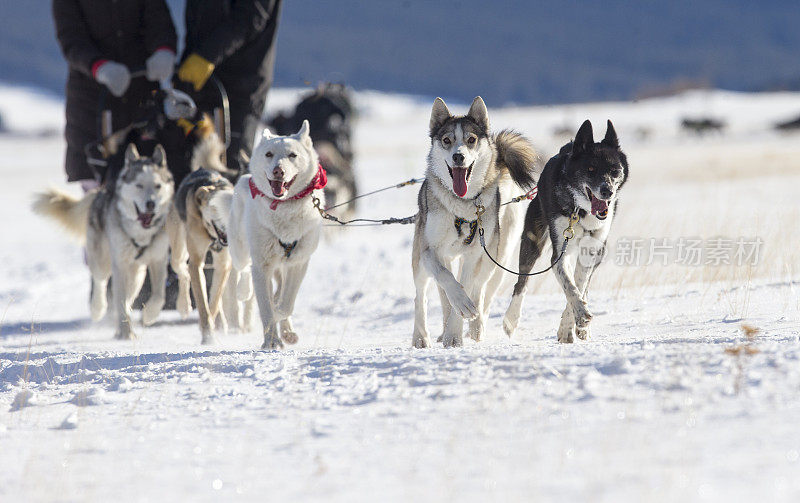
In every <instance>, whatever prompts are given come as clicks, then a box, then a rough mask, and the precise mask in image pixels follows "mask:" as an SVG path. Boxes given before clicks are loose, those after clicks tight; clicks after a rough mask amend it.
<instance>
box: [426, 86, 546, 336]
mask: <svg viewBox="0 0 800 503" xmlns="http://www.w3.org/2000/svg"><path fill="white" fill-rule="evenodd" d="M429 126H430V138H431V148H430V152H429V154H428V168H427V171H426V175H425V182H424V183H423V185H422V188H421V189H420V192H419V196H418V202H419V213H418V215H417V220H416V227H415V232H414V244H413V256H412V269H413V273H414V284H415V287H416V298H415V301H414V311H415V316H414V334H413V338H412V345H413V346H414V347H417V348H425V347H430V345H431V341H430V338H429V336H428V328H427V305H426V304H427V288H428V285H429V283H430V281H431V280H433V281H435V283H436V285H437V287H438V289H439V296H440V299H441V302H442V312H443V317H444V320H443V321H444V329H443V333H442V342H443V344H444V346H445V347H453V346H461V345H462V344H463V339H462V335H463V334H462V332H463V329H464V324H463V322H464V320H465V319H466V320H469V335H470V337H472V338H473V339H474V340H476V341H477V340H480V339H481V337H482V335H483V332H484V327H485V322H486V318H487V314H488V308H489V305H490V304H491V300H492V297H493V296H494V294H495V293H496V291H497V289H498V287H499V286H500V283H501V281H502V279H503V273H502V271H500V270H499V269H496V268H495V267H494V265H493V264H492V263H491V261H490V260H489V259H488V258H487V257H486V256H485V254H484V251H483V249H482V248H481V245H480V241H479V237H478V235H477V232H476V231H473V230H471V227H470V223H469V222H474V221H475V219H476V209H477V205H479V204H480V205H482V206H484V207H485V208H486V212H485V213H484V214H483V216H482V217H481V220H482V226H483V228H484V230H485V237H486V245H487V248H488V250H489V251H490V252H491V253H492V254H493V255H494V256H496V257H499V260H507V259H508V260H510V259H511V256H512V255H513V252H514V251H515V249H516V244H517V243H518V236H519V233H520V231H521V225H522V209H521V208H520V206H521V205H515V204H510V205H506V206H500V203H501V201H508V200H510V199H511V198H512V197H514V196H516V195H519V193H520V192H521V190H520V188H523V189H524V188H527V187H528V186H530V185H531V184H533V183H534V181H535V179H534V176H535V170H536V168H537V167H540V166H539V158H538V156H537V154H536V152H535V151H534V149H533V147H532V146H531V145H530V143H529V142H528V141H527V140H526V139H525V138H524V137H522V136H521V135H519V134H517V133H515V132H512V131H503V132H501V133H499V134H497V135H494V136H493V135H491V134H490V133H489V115H488V111H487V110H486V105H485V104H484V102H483V99H481V98H480V97H477V98H475V100H474V101H473V102H472V105H471V106H470V109H469V112H468V113H467V115H464V116H459V117H456V116H453V115H452V114H451V113H450V111H449V110H448V108H447V105H445V103H444V101H443V100H442V99H441V98H437V99H436V101H435V102H434V104H433V109H432V111H431V118H430V125H429ZM457 218H460V219H463V220H464V222H463V224H462V225H461V226H460V227H459V228H457V225H456V219H457ZM472 228H475V226H474V224H473V227H472ZM470 235H471V236H472V239H471V241H470V240H469V237H470ZM467 241H470V242H469V243H467ZM456 275H458V279H456Z"/></svg>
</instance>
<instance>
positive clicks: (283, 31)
mask: <svg viewBox="0 0 800 503" xmlns="http://www.w3.org/2000/svg"><path fill="white" fill-rule="evenodd" d="M169 4H170V8H171V9H172V11H173V14H174V16H175V21H176V25H177V26H178V28H179V30H180V29H181V27H182V16H183V1H182V0H170V1H169ZM2 11H3V15H2V16H0V81H2V82H5V83H13V84H23V85H29V86H33V87H39V88H44V89H47V90H50V91H52V92H55V93H61V92H62V88H63V83H64V79H65V75H66V65H65V63H64V62H63V60H62V58H61V55H60V53H59V51H58V47H57V45H56V42H55V36H54V32H53V25H52V20H51V14H50V1H49V0H26V1H24V2H17V1H12V0H2ZM798 25H800V2H797V1H796V0H770V1H765V2H752V1H748V0H701V1H687V0H675V1H670V2H664V1H658V2H654V1H633V0H605V1H603V2H589V1H583V2H578V1H570V0H566V1H561V2H537V1H532V2H526V1H511V0H499V1H494V2H484V1H480V0H441V1H437V2H429V1H423V0H402V1H401V0H375V1H369V2H358V1H355V0H337V1H335V2H319V1H313V0H288V1H286V2H285V5H284V8H283V13H282V19H281V25H280V28H279V37H278V38H279V41H278V61H277V68H276V85H277V86H289V87H298V86H303V85H305V84H308V83H316V82H317V81H320V80H334V81H344V82H347V83H348V84H350V85H352V86H354V87H355V88H357V89H377V90H382V91H390V92H403V93H412V94H421V95H442V96H445V97H447V98H450V99H453V100H459V101H467V100H469V99H471V98H472V97H473V96H474V95H475V94H478V93H480V94H482V95H483V96H484V97H485V98H486V100H487V102H489V103H490V104H491V105H494V106H497V105H501V104H511V103H518V104H519V103H525V104H529V103H564V102H582V101H598V100H618V99H631V98H637V97H645V96H652V95H658V94H665V93H670V92H673V91H678V90H682V89H685V88H692V87H719V88H725V89H731V90H741V91H758V90H777V89H800V30H798V29H797V26H798Z"/></svg>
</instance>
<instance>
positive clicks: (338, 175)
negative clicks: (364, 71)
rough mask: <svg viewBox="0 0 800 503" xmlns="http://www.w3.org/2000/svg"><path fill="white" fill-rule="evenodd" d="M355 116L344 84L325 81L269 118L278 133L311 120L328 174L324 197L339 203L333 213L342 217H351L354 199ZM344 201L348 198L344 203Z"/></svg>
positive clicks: (291, 129)
mask: <svg viewBox="0 0 800 503" xmlns="http://www.w3.org/2000/svg"><path fill="white" fill-rule="evenodd" d="M354 116H355V107H354V106H353V102H352V98H351V96H350V91H349V90H348V89H347V87H345V86H344V85H342V84H334V83H331V82H327V83H322V84H320V85H319V86H318V87H317V88H316V89H314V90H313V91H311V92H310V93H308V94H307V95H305V96H304V97H303V99H302V100H301V101H300V103H298V104H297V106H295V108H294V110H293V111H291V112H289V113H280V114H278V115H276V116H275V117H273V118H272V120H270V122H269V126H270V127H271V128H272V130H273V131H275V132H276V133H277V134H279V135H289V134H292V133H293V132H295V131H297V128H299V127H300V124H301V123H302V122H303V120H308V121H309V122H310V123H311V140H312V141H313V142H314V148H315V149H316V150H317V155H319V162H320V164H322V167H323V168H324V169H325V172H326V173H327V175H328V185H326V186H325V201H326V202H327V203H328V205H331V206H337V205H341V206H339V207H338V208H337V209H336V213H337V215H338V216H339V217H341V218H344V219H350V218H352V217H353V215H354V213H355V209H356V201H352V198H353V197H354V196H355V195H356V193H357V192H358V188H357V184H356V176H355V172H354V170H353V157H354V155H353V148H352V147H351V138H352V136H353V122H354ZM345 201H349V202H348V203H347V204H344V202H345Z"/></svg>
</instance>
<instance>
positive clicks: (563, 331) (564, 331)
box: [558, 324, 575, 344]
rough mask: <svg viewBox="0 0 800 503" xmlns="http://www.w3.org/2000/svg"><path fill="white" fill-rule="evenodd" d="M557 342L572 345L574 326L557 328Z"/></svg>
mask: <svg viewBox="0 0 800 503" xmlns="http://www.w3.org/2000/svg"><path fill="white" fill-rule="evenodd" d="M558 342H560V343H562V344H572V343H573V342H575V326H564V325H563V324H562V325H561V326H560V327H559V328H558Z"/></svg>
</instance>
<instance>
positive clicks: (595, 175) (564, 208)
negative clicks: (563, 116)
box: [503, 120, 628, 343]
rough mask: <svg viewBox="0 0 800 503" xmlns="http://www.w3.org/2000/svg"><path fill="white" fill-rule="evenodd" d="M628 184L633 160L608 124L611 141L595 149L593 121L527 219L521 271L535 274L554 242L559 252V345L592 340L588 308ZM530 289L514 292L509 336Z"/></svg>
mask: <svg viewBox="0 0 800 503" xmlns="http://www.w3.org/2000/svg"><path fill="white" fill-rule="evenodd" d="M627 179H628V160H627V158H626V157H625V154H624V153H623V152H622V150H621V149H620V147H619V140H618V138H617V132H616V131H615V130H614V125H613V124H611V121H608V124H607V129H606V135H605V137H604V138H603V140H602V141H600V142H598V143H595V142H594V137H593V133H592V123H591V122H589V121H588V120H587V121H585V122H584V123H583V125H582V126H581V127H580V129H579V130H578V133H577V134H576V135H575V140H574V141H572V142H570V143H567V144H566V145H564V146H563V147H562V148H561V151H560V152H559V153H558V154H557V155H555V156H554V157H553V158H552V159H550V160H549V161H547V164H546V165H545V167H544V171H542V176H541V177H540V178H539V187H538V188H539V192H538V195H537V196H536V198H535V199H534V200H533V201H531V203H530V205H529V206H528V211H527V214H526V216H525V230H524V232H523V235H522V244H521V246H520V254H519V270H520V272H522V273H528V272H530V270H531V269H532V268H533V265H534V264H535V263H536V259H538V258H539V256H540V255H541V253H542V250H543V248H544V246H545V244H546V243H547V241H548V238H549V240H550V243H551V245H552V248H553V254H552V257H551V259H550V263H551V264H552V263H554V262H555V261H556V260H558V262H555V265H554V266H553V273H554V274H555V276H556V278H557V279H558V282H559V284H560V285H561V288H562V289H563V290H564V294H565V295H566V297H567V307H566V309H564V313H563V315H562V316H561V325H560V326H559V328H558V341H559V342H565V343H570V342H573V341H574V338H575V336H577V337H578V338H579V339H586V338H588V337H589V321H591V319H592V313H591V312H590V311H589V308H588V307H587V303H586V297H587V291H588V289H589V280H590V279H591V278H592V274H594V271H595V268H596V267H597V265H598V264H599V263H600V261H601V260H602V258H603V255H604V254H605V246H606V240H607V239H608V233H609V231H610V230H611V224H612V223H613V221H614V217H615V216H616V213H617V202H618V201H619V190H620V188H622V185H623V184H624V183H625V181H626V180H627ZM573 213H577V216H578V222H577V223H575V224H574V226H573V233H574V234H573V235H574V237H573V238H572V239H571V240H570V241H569V243H568V245H567V248H566V250H565V251H564V256H563V257H561V258H560V260H559V256H560V255H561V250H562V249H564V239H565V237H564V232H565V230H566V229H567V227H568V226H569V221H570V217H571V216H572V215H573ZM568 234H569V232H568ZM587 252H588V253H587ZM579 253H583V256H579V255H578V254H579ZM527 283H528V277H526V276H520V277H519V280H518V281H517V284H516V286H515V287H514V295H513V297H512V299H511V305H510V306H509V307H508V310H507V311H506V315H505V319H504V320H503V327H504V329H505V331H506V333H507V334H508V335H509V336H511V334H512V333H513V332H514V330H515V329H516V328H517V325H518V324H519V318H520V312H521V310H522V300H523V299H524V298H525V290H526V288H527Z"/></svg>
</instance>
